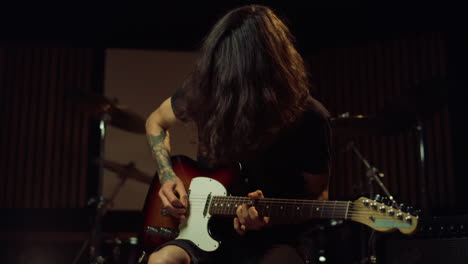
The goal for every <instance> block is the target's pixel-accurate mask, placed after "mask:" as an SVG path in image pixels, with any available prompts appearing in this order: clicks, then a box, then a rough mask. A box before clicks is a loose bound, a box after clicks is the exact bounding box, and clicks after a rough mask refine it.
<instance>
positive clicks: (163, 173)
mask: <svg viewBox="0 0 468 264" xmlns="http://www.w3.org/2000/svg"><path fill="white" fill-rule="evenodd" d="M147 138H148V142H149V144H150V147H151V154H152V155H153V158H154V159H155V160H156V162H157V163H158V176H159V181H160V183H161V184H163V183H165V182H166V181H168V180H174V179H175V178H176V175H175V174H174V171H173V170H172V164H171V159H170V157H169V150H168V149H167V147H166V146H165V145H164V140H165V139H166V131H164V130H163V131H161V134H159V135H158V136H153V135H147Z"/></svg>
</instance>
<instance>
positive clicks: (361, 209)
mask: <svg viewBox="0 0 468 264" xmlns="http://www.w3.org/2000/svg"><path fill="white" fill-rule="evenodd" d="M399 208H401V207H400V206H392V205H389V204H388V203H385V202H384V201H383V202H381V201H380V200H378V201H376V200H372V199H369V198H366V197H361V198H359V199H357V200H356V201H354V202H352V207H350V209H349V210H350V212H349V214H348V215H349V216H350V217H349V218H350V219H351V220H353V221H356V222H359V223H362V224H364V225H367V226H369V227H370V228H372V229H374V230H377V231H381V232H388V231H393V230H396V229H398V230H399V231H400V232H401V233H403V234H406V235H410V234H412V233H414V232H415V231H416V227H417V226H418V216H416V215H414V214H412V213H411V212H408V211H409V210H406V211H404V210H402V209H399ZM405 208H407V207H405Z"/></svg>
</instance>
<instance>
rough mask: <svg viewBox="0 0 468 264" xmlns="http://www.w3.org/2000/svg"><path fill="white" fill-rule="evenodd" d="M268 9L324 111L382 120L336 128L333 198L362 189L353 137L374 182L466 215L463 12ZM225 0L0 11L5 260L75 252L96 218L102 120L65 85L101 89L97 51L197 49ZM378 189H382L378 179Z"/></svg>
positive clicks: (130, 225) (432, 208)
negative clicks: (284, 26) (186, 5)
mask: <svg viewBox="0 0 468 264" xmlns="http://www.w3.org/2000/svg"><path fill="white" fill-rule="evenodd" d="M272 6H274V7H276V9H277V10H278V12H279V13H280V14H281V15H283V16H284V17H286V18H287V19H288V23H289V25H290V26H291V28H292V31H293V33H294V34H295V35H296V39H297V45H298V47H299V49H300V51H301V52H302V53H303V54H304V57H305V59H306V62H307V64H308V66H309V68H310V73H311V79H312V83H313V84H314V87H313V89H312V94H313V95H314V96H316V97H317V98H318V99H319V100H320V101H322V102H323V103H324V104H325V106H326V107H327V108H328V109H329V110H330V113H331V115H332V117H334V118H337V117H339V116H340V114H343V113H346V112H348V113H349V115H351V116H354V115H364V116H365V117H369V118H374V117H379V118H381V119H379V120H382V119H383V120H385V121H388V122H383V123H379V122H378V123H375V122H374V123H372V122H368V123H363V122H361V123H348V124H345V125H341V126H340V127H339V128H337V129H336V131H335V132H334V137H333V141H334V149H333V154H334V158H333V169H332V179H331V189H330V192H331V196H332V198H334V199H340V200H342V199H343V200H348V199H350V200H353V199H356V198H358V197H359V196H361V195H364V196H367V195H369V190H368V184H367V179H366V176H365V175H366V170H365V168H364V167H363V165H362V162H360V161H359V160H358V159H357V158H356V156H355V155H354V154H353V153H352V151H350V150H349V149H346V146H348V143H349V142H351V141H352V142H354V143H355V145H356V146H357V147H358V148H359V150H360V151H361V152H362V154H363V156H364V157H366V158H367V159H368V160H369V162H370V163H371V164H373V165H374V166H375V167H377V168H378V169H380V170H381V171H382V172H383V173H384V174H385V177H384V178H382V180H383V182H384V184H385V185H386V186H387V187H388V189H389V191H390V192H391V193H392V194H393V195H394V196H395V198H396V199H397V200H398V201H399V202H403V203H406V204H409V205H413V206H415V207H417V208H420V209H422V210H423V213H424V214H426V215H428V216H448V215H450V216H458V215H465V214H467V213H468V208H467V205H466V200H467V199H466V195H465V192H466V191H465V188H464V186H466V183H467V180H466V176H465V175H464V174H465V171H466V170H465V164H466V158H465V156H466V155H465V154H464V151H465V150H466V149H468V144H467V140H466V135H467V133H468V131H467V128H466V117H465V112H466V111H465V104H466V96H465V93H464V91H465V90H466V88H467V85H468V82H467V77H466V76H467V75H466V72H467V70H468V67H467V63H466V62H467V61H468V55H467V48H466V47H467V44H468V41H467V39H466V30H465V29H464V28H463V27H462V26H460V25H461V24H462V21H460V20H461V18H460V16H459V15H458V14H457V13H453V14H451V13H447V12H446V11H444V9H440V10H437V8H436V9H430V10H425V9H423V8H413V9H406V10H405V9H400V11H395V10H384V9H369V8H360V7H359V6H355V7H354V8H351V9H339V8H338V9H333V8H332V9H317V8H316V9H306V8H302V6H300V5H296V6H293V5H289V6H284V4H281V3H273V2H272ZM231 7H234V4H233V5H232V6H230V5H227V4H226V5H217V6H213V7H212V8H209V6H204V7H203V8H200V7H199V8H198V9H194V10H197V11H196V12H194V11H193V10H190V9H183V10H179V9H175V8H169V9H167V8H163V7H162V6H161V7H159V8H154V9H146V10H142V9H141V7H135V6H133V5H131V6H126V5H120V6H119V5H113V6H111V7H106V6H97V7H96V8H95V9H89V8H88V7H86V6H81V8H80V7H78V8H77V9H69V8H64V9H62V10H61V11H62V12H59V13H57V14H55V12H53V11H51V10H48V9H47V8H44V7H42V8H39V9H38V10H36V12H32V11H31V10H27V11H25V12H24V13H21V14H23V15H28V16H29V19H25V20H22V21H18V19H16V20H15V19H12V17H13V16H14V14H15V12H12V13H11V14H9V15H6V16H3V17H2V20H0V22H5V21H8V25H12V23H13V22H14V21H17V24H16V25H14V26H10V27H5V26H4V29H5V30H4V31H3V32H4V34H3V35H1V36H0V43H1V45H0V111H1V113H0V124H1V127H2V129H1V131H0V144H1V145H0V146H1V153H0V212H1V214H2V216H7V217H2V219H1V221H0V223H1V224H2V227H1V228H0V233H2V234H3V235H2V237H3V239H2V240H1V241H2V245H9V246H8V247H4V248H5V249H6V250H5V251H3V252H7V251H10V253H8V255H7V257H8V258H7V259H8V260H10V259H12V258H15V254H16V255H17V254H23V253H24V254H25V256H26V257H24V258H23V259H22V260H21V261H20V262H19V263H27V259H26V258H27V256H30V255H32V256H37V251H40V252H45V251H47V250H51V251H54V250H55V251H54V252H58V251H57V250H56V248H57V247H56V246H54V245H56V244H60V243H64V241H68V242H70V244H67V245H68V246H67V245H65V249H63V251H62V253H63V254H65V255H66V256H65V255H62V258H63V259H65V260H69V259H70V256H74V255H75V254H76V252H77V251H78V250H79V248H80V246H81V242H82V241H83V240H85V239H86V238H87V231H88V228H89V216H90V215H92V210H91V211H90V208H89V207H88V206H87V200H88V198H90V197H91V196H93V195H95V194H96V193H97V189H98V186H97V180H96V179H97V177H96V176H97V174H98V171H97V168H96V167H95V165H93V164H92V159H93V158H95V157H96V156H97V155H98V152H99V144H98V143H99V142H98V135H97V131H98V126H97V123H96V122H94V121H93V119H92V118H90V114H89V113H86V112H85V111H84V109H83V108H80V106H79V105H77V104H74V103H73V102H72V101H71V99H72V98H71V97H67V96H68V95H69V94H70V93H69V92H70V91H94V92H97V93H102V92H103V91H102V88H103V82H104V76H103V72H104V69H103V67H104V61H105V52H104V51H105V49H106V48H124V49H148V50H184V51H185V50H189V51H194V50H196V48H197V47H198V44H199V42H200V40H201V39H202V37H203V35H204V34H205V33H206V32H207V31H208V30H209V27H210V26H211V23H212V22H214V21H215V19H216V18H217V17H219V16H220V15H221V14H222V13H223V12H224V11H225V10H227V9H229V8H231ZM87 9H88V11H86V10H87ZM15 10H18V9H15ZM71 10H73V11H71ZM89 10H92V11H89ZM138 10H140V12H141V13H140V15H138V12H137V11H138ZM141 10H142V11H141ZM396 10H398V9H396ZM153 11H154V13H152V12H153ZM83 12H84V13H83ZM86 12H88V13H86ZM124 12H128V13H126V14H127V15H123V14H125V13H124ZM16 14H18V13H16ZM83 14H88V17H87V18H86V17H85V16H83ZM202 18H203V19H202ZM2 24H3V25H6V24H5V23H2ZM91 47H92V48H91ZM439 77H441V79H442V81H440V80H441V79H439ZM434 89H435V90H434ZM434 91H435V92H434ZM414 95H415V97H414ZM408 98H411V99H408ZM414 98H416V99H414ZM418 103H420V105H418V106H417V107H416V110H418V111H419V110H421V109H423V110H422V111H424V118H422V121H423V126H422V128H423V131H424V137H423V140H424V141H423V142H424V146H425V160H426V163H425V164H424V165H425V166H424V167H422V164H421V163H420V156H418V154H419V153H418V151H419V147H420V145H419V141H418V140H419V137H418V136H419V134H418V130H417V129H416V124H417V123H416V122H415V120H414V119H411V118H409V119H408V118H407V117H408V116H411V114H408V112H405V111H406V110H408V107H407V106H408V105H411V106H414V105H416V104H418ZM426 103H428V104H429V105H426ZM439 103H440V104H439ZM394 106H396V107H394ZM402 106H403V107H402ZM392 107H393V108H392ZM388 109H390V110H389V111H387V112H385V111H384V110H388ZM402 109H403V110H402ZM412 109H413V110H414V108H412ZM382 117H383V118H382ZM353 125H356V126H358V129H354V128H352V127H351V128H350V126H353ZM422 168H424V170H422ZM374 191H375V192H376V193H380V194H382V192H381V191H379V187H378V186H375V189H374ZM116 214H117V215H115V217H113V218H112V221H111V224H110V225H109V226H110V227H111V229H113V231H117V232H119V231H120V232H136V231H137V227H138V221H139V217H140V215H139V212H123V213H122V214H119V213H116ZM356 228H357V227H355V226H352V227H351V229H353V230H355V229H356ZM18 232H23V233H18ZM57 232H61V233H60V234H58V233H57ZM28 233H29V234H31V233H33V235H28ZM354 234H355V233H352V232H349V233H348V231H346V230H345V231H344V232H343V234H341V236H340V235H336V233H335V234H334V235H335V236H334V238H337V237H341V238H344V239H350V240H351V241H354V242H356V243H354V247H350V248H353V249H356V251H357V252H352V253H351V252H349V251H346V252H347V253H349V254H353V255H354V257H353V258H352V259H353V260H352V261H356V262H358V261H359V260H358V259H359V258H360V257H362V256H361V254H365V253H362V252H359V250H361V248H360V247H359V246H362V248H364V247H366V245H362V244H360V243H361V241H360V239H361V237H358V238H352V237H351V235H354ZM361 235H362V233H361ZM365 235H367V234H365ZM365 235H364V236H365ZM353 239H354V240H353ZM358 240H359V241H358ZM12 241H14V242H12ZM44 241H48V242H46V243H45V244H44ZM47 243H49V244H47ZM40 244H43V246H42V247H39V249H38V248H37V245H40ZM65 244H66V243H65ZM28 245H29V247H28ZM31 245H32V246H31ZM49 246H50V248H49ZM21 247H23V249H18V248H21ZM34 247H36V249H34ZM24 248H29V249H27V250H26V249H24ZM31 248H33V249H31ZM35 250H36V251H35ZM349 250H350V249H349ZM31 252H32V253H31ZM35 252H36V253H35ZM28 254H29V255H28ZM35 254H36V255H35ZM3 256H6V255H3ZM3 256H2V257H3ZM57 258H58V259H60V257H57ZM44 259H47V258H44ZM63 259H60V260H57V261H56V262H55V263H63ZM0 260H1V259H0ZM49 260H50V259H49ZM49 263H50V262H49ZM340 263H342V262H340ZM353 263H355V262H353Z"/></svg>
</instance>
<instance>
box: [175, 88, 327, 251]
mask: <svg viewBox="0 0 468 264" xmlns="http://www.w3.org/2000/svg"><path fill="white" fill-rule="evenodd" d="M311 101H312V102H313V104H314V106H315V107H313V109H315V110H311V111H308V112H306V113H304V114H303V115H302V117H301V118H300V119H299V120H298V121H297V122H296V124H295V125H293V126H291V127H289V128H286V129H284V130H283V131H282V132H281V134H280V135H279V137H277V139H276V140H274V141H273V142H272V143H271V144H270V145H269V146H268V147H267V148H266V149H264V150H261V151H258V152H257V153H256V155H255V156H254V157H253V158H250V159H248V160H244V161H240V164H241V167H242V169H241V171H240V174H239V175H240V177H241V178H240V179H239V181H238V182H239V183H240V185H242V186H241V188H237V190H238V192H234V191H233V190H232V188H231V190H230V192H231V194H232V195H237V196H245V195H246V194H247V193H248V192H252V191H255V190H262V191H263V194H264V195H265V197H270V198H296V199H298V198H299V199H300V198H305V197H307V195H306V194H305V193H304V178H303V173H304V172H306V173H311V174H321V173H326V172H328V170H329V160H330V125H329V116H328V111H327V110H326V109H325V107H323V105H322V104H321V103H320V102H318V101H316V100H315V99H313V98H311ZM171 102H172V108H173V111H174V114H175V116H176V117H177V118H178V119H180V120H182V121H189V120H190V118H189V117H187V115H186V114H185V112H184V107H185V105H186V104H185V102H184V89H178V90H177V91H176V93H175V94H174V95H173V96H172V98H171ZM192 121H194V122H195V123H196V120H192ZM199 153H200V151H199ZM198 159H199V160H200V159H201V160H203V157H200V155H199V157H198ZM211 220H212V221H211V225H210V230H211V234H213V235H214V236H215V237H217V238H219V239H222V240H223V241H224V242H223V244H221V248H220V250H218V251H219V252H220V254H221V255H222V256H225V255H226V252H231V251H232V250H233V248H239V249H241V248H245V247H251V248H254V249H255V250H258V249H259V248H260V249H259V250H260V251H261V249H262V247H264V246H265V245H266V246H268V245H270V244H271V245H273V244H285V243H286V244H291V245H293V246H294V247H297V249H298V250H299V252H301V254H304V255H310V254H311V251H312V250H313V248H314V246H313V244H314V242H313V241H314V237H315V236H316V235H315V234H316V232H317V230H318V229H317V226H316V225H315V224H316V223H317V220H311V221H308V222H304V223H301V224H284V225H279V226H278V225H276V226H273V227H268V228H263V229H262V230H259V231H254V232H253V231H250V232H247V235H246V236H243V237H239V236H237V235H236V234H235V231H234V229H233V228H232V225H233V224H232V219H227V218H223V217H221V218H219V217H214V218H212V219H211ZM239 245H240V246H239ZM249 258H250V257H249Z"/></svg>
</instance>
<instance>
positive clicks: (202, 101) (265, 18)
mask: <svg viewBox="0 0 468 264" xmlns="http://www.w3.org/2000/svg"><path fill="white" fill-rule="evenodd" d="M293 42H294V39H293V36H292V35H291V32H290V31H289V29H288V27H287V26H286V25H285V23H283V21H282V20H280V19H279V18H278V17H277V16H276V15H275V13H274V12H273V11H272V10H271V9H270V8H268V7H265V6H259V5H249V6H244V7H240V8H237V9H234V10H232V11H230V12H228V13H227V14H226V15H225V16H223V17H222V18H221V19H220V20H219V21H218V22H217V23H216V24H215V25H214V27H213V28H212V30H211V31H210V33H209V34H208V36H207V37H206V39H205V41H204V42H203V45H202V48H201V53H200V57H199V59H198V61H197V64H196V66H195V68H194V70H193V72H192V73H191V74H190V76H189V78H187V80H186V81H185V83H184V86H185V87H184V88H186V91H187V92H186V94H185V106H184V107H183V113H184V115H185V118H187V119H192V120H194V121H195V122H196V124H197V126H198V127H199V150H200V153H199V154H201V155H202V156H203V157H205V159H206V160H207V161H208V162H209V164H210V165H215V164H221V163H226V162H230V161H235V160H241V159H244V158H246V157H248V156H249V155H251V154H252V153H254V152H255V151H257V150H259V149H261V148H263V147H265V146H266V145H268V144H269V143H270V142H271V141H272V140H273V139H274V138H275V136H277V135H278V133H279V131H280V130H281V129H282V128H284V127H287V126H289V125H291V124H293V123H294V122H296V121H297V119H298V118H300V117H301V114H302V113H303V112H304V110H305V109H306V108H308V106H309V105H310V100H309V99H310V95H309V83H308V77H307V73H306V70H305V66H304V62H303V59H302V57H301V56H300V54H299V53H298V51H297V50H296V48H295V47H294V43H293Z"/></svg>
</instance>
